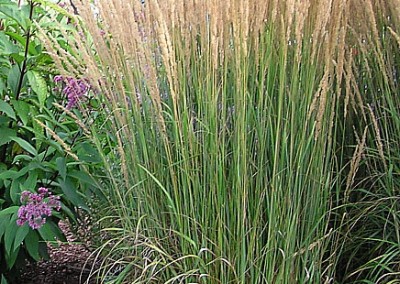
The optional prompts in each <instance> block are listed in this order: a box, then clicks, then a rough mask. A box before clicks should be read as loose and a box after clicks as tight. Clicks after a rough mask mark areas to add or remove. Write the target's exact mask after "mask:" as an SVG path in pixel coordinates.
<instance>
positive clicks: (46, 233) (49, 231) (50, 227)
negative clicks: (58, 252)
mask: <svg viewBox="0 0 400 284" xmlns="http://www.w3.org/2000/svg"><path fill="white" fill-rule="evenodd" d="M37 231H38V232H39V234H40V236H41V237H42V238H43V240H45V241H46V242H50V243H51V244H52V245H54V246H56V247H58V242H57V240H60V241H62V242H66V241H67V240H66V238H65V236H64V235H63V233H62V231H61V230H60V228H59V227H57V226H56V225H55V224H54V222H52V221H48V222H46V223H45V224H44V225H43V226H42V227H40V228H39V229H38V230H37Z"/></svg>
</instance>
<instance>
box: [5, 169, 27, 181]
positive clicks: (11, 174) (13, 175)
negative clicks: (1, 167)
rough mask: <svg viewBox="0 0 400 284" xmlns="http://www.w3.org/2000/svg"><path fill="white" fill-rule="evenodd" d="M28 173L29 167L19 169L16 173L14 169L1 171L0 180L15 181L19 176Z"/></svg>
mask: <svg viewBox="0 0 400 284" xmlns="http://www.w3.org/2000/svg"><path fill="white" fill-rule="evenodd" d="M28 171H29V167H24V168H22V169H20V170H19V171H16V170H15V169H10V170H7V171H3V172H1V173H0V179H3V180H4V179H12V180H14V179H17V178H19V177H21V176H23V175H24V174H26V173H27V172H28Z"/></svg>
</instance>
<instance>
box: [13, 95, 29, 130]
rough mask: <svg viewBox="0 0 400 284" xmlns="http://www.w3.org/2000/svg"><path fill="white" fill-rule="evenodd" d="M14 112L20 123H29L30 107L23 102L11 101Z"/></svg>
mask: <svg viewBox="0 0 400 284" xmlns="http://www.w3.org/2000/svg"><path fill="white" fill-rule="evenodd" d="M11 102H12V104H13V106H14V109H15V112H16V113H17V115H18V117H19V118H21V121H22V123H23V124H24V125H27V124H28V122H29V119H30V117H29V110H30V105H29V104H28V103H26V102H24V101H16V100H12V101H11Z"/></svg>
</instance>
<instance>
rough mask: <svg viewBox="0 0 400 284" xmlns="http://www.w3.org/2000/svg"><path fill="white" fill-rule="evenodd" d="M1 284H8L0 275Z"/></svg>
mask: <svg viewBox="0 0 400 284" xmlns="http://www.w3.org/2000/svg"><path fill="white" fill-rule="evenodd" d="M1 284H8V282H7V279H6V278H5V277H4V275H3V274H2V275H1Z"/></svg>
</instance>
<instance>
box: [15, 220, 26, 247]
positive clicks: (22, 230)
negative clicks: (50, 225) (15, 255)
mask: <svg viewBox="0 0 400 284" xmlns="http://www.w3.org/2000/svg"><path fill="white" fill-rule="evenodd" d="M28 232H29V226H28V224H24V225H23V226H21V227H18V229H17V232H16V234H15V239H14V245H13V246H14V250H15V249H17V248H18V247H19V246H20V245H21V244H22V241H23V240H24V239H25V237H26V235H28Z"/></svg>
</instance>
